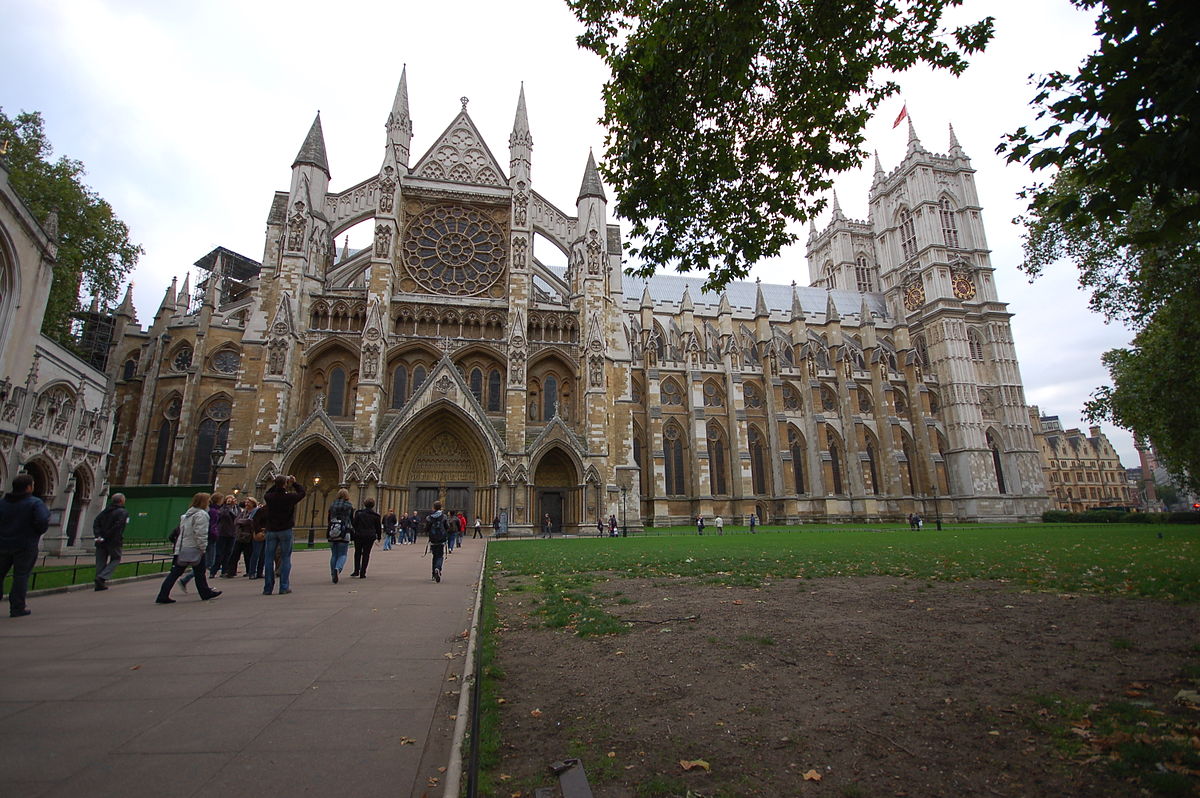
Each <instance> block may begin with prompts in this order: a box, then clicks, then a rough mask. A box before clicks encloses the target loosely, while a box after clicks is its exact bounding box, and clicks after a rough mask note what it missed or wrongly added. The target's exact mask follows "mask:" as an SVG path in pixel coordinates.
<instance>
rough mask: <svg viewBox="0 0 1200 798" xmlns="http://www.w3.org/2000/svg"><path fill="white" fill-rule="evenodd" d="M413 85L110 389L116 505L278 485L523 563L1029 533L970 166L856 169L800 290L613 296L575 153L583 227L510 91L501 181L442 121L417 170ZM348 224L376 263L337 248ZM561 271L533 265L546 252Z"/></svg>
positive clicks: (171, 304) (308, 149) (169, 317)
mask: <svg viewBox="0 0 1200 798" xmlns="http://www.w3.org/2000/svg"><path fill="white" fill-rule="evenodd" d="M411 143H412V122H411V117H410V114H409V106H408V92H407V84H406V77H405V76H401V79H400V85H399V88H398V90H397V93H396V97H395V101H394V103H393V106H392V110H391V113H390V114H389V115H388V118H387V140H386V142H385V146H384V153H383V159H382V163H381V165H380V168H379V171H378V173H377V174H374V175H371V176H369V177H367V178H366V179H365V180H362V181H361V182H359V183H357V184H355V185H352V186H349V187H348V188H345V189H343V190H341V191H333V190H331V188H330V169H329V163H328V158H327V156H326V151H325V142H324V137H323V134H322V131H321V121H320V117H319V116H318V118H317V119H316V120H315V121H314V122H313V125H312V128H311V129H310V130H309V132H308V135H307V137H306V138H305V139H304V143H303V145H302V146H301V148H300V151H299V153H298V154H297V156H296V158H295V161H294V162H293V164H292V178H291V185H290V187H289V188H288V190H287V191H279V192H277V193H276V194H275V196H274V199H273V201H272V203H271V210H270V213H269V215H268V217H267V233H266V242H265V246H264V250H263V255H262V261H261V263H260V262H258V261H255V260H253V259H251V258H248V257H245V256H242V255H239V254H237V253H234V252H231V251H229V250H227V249H224V248H221V247H218V248H217V249H216V250H214V251H213V252H211V253H209V254H208V255H206V256H205V257H204V258H202V259H201V260H200V261H199V262H198V263H197V264H196V265H197V266H198V267H199V268H200V274H201V276H202V278H201V279H200V280H199V281H198V285H197V286H196V287H195V289H194V290H193V288H192V287H191V286H190V285H189V284H188V282H187V281H186V280H185V282H184V284H183V286H182V287H177V285H176V284H175V283H174V282H172V285H171V287H170V288H168V289H167V291H166V295H165V296H164V299H163V302H162V304H161V306H160V307H159V309H158V312H157V314H156V315H155V317H154V320H153V322H152V323H151V324H150V325H149V327H148V328H147V329H143V328H142V327H141V325H140V324H139V323H138V321H137V314H136V311H135V310H134V308H133V305H132V300H131V297H130V295H129V294H128V293H127V294H126V299H125V302H124V303H123V304H122V305H121V307H120V308H119V309H118V310H117V312H116V318H115V329H114V339H113V344H112V349H111V356H110V358H109V363H110V364H111V367H110V368H111V372H112V373H111V379H112V381H113V392H114V393H115V396H116V399H115V402H116V410H115V428H116V431H115V435H114V439H113V451H112V454H113V457H112V459H111V465H110V469H111V470H110V479H111V481H112V483H113V484H114V485H122V484H126V485H131V484H178V485H188V484H197V485H204V484H211V483H213V482H214V481H215V483H216V484H217V487H218V489H221V490H224V491H227V492H228V491H232V490H233V489H235V488H237V489H239V490H240V491H241V492H243V493H250V494H253V495H261V492H262V491H263V490H264V489H265V486H266V483H267V482H268V481H269V480H270V479H271V477H272V476H273V475H275V474H277V473H290V474H294V475H295V476H296V477H297V478H298V479H300V480H303V481H304V483H305V484H306V486H308V488H309V490H310V494H311V498H310V499H308V500H306V504H305V505H302V506H301V508H300V510H299V516H298V521H297V522H298V524H299V525H301V526H305V525H307V524H308V521H309V519H310V518H311V519H313V520H312V523H313V525H314V526H318V525H320V523H321V519H322V518H323V516H324V509H323V508H324V507H325V505H326V504H327V503H328V501H329V500H330V499H331V498H332V491H335V490H337V489H338V488H339V487H347V488H349V489H350V491H351V497H352V499H354V500H355V501H356V502H357V501H360V500H361V499H362V498H365V497H367V496H372V497H375V498H376V500H377V502H379V504H380V506H381V507H382V508H383V509H395V510H396V511H398V512H406V511H409V510H419V511H421V510H428V509H429V507H430V505H432V503H433V501H434V500H437V499H440V500H442V501H443V502H445V503H446V504H448V505H449V506H450V507H451V508H453V509H457V510H462V511H463V512H464V513H465V514H467V515H468V516H469V517H474V516H475V515H478V516H480V517H482V518H483V519H484V521H485V523H489V522H490V521H491V520H492V519H493V518H494V517H501V518H503V519H504V520H505V521H506V522H507V525H508V527H509V529H510V530H511V532H512V533H513V534H522V533H525V534H528V533H530V532H531V531H533V530H534V529H537V528H538V527H539V526H540V524H541V519H544V518H545V517H546V516H549V517H550V519H551V523H552V524H553V526H554V528H555V530H556V531H567V532H574V531H588V530H594V528H595V524H596V521H597V519H599V518H605V519H607V518H609V517H610V516H615V517H616V518H617V519H619V522H620V523H622V524H624V525H627V526H628V527H629V528H630V529H640V528H642V527H643V526H648V525H655V526H662V525H669V524H679V523H687V522H689V521H690V520H691V519H694V518H695V517H696V516H697V515H704V516H706V517H709V518H711V517H712V516H713V515H716V514H721V515H723V516H724V517H725V518H726V519H728V520H729V521H730V522H740V521H742V520H743V519H745V518H747V517H749V515H750V514H752V513H753V514H756V515H757V516H758V518H759V520H760V522H762V523H799V522H803V521H806V520H867V519H881V518H897V517H901V516H903V515H905V514H907V513H910V512H920V513H924V514H925V515H927V516H930V517H932V515H933V514H934V513H938V514H940V515H941V516H943V517H946V518H953V519H958V520H982V521H986V520H996V521H999V520H1014V519H1017V520H1032V519H1035V518H1037V517H1038V516H1039V515H1040V513H1041V511H1042V510H1043V509H1044V508H1045V506H1046V495H1045V488H1044V485H1043V481H1042V474H1041V468H1040V465H1039V461H1038V454H1037V449H1036V445H1035V443H1034V438H1033V433H1032V430H1031V427H1030V420H1029V412H1028V409H1027V407H1026V402H1025V397H1024V391H1023V388H1022V385H1021V377H1020V372H1019V369H1018V366H1017V359H1016V354H1015V351H1014V348H1013V342H1012V337H1011V334H1010V329H1009V322H1008V319H1009V316H1010V314H1009V313H1007V311H1006V309H1005V305H1004V304H1003V303H1001V302H1000V301H999V300H998V299H997V297H996V291H995V286H994V283H993V280H992V267H991V264H990V261H989V257H988V250H987V246H986V242H985V239H984V232H983V223H982V220H981V218H980V213H981V209H980V207H979V204H978V198H977V196H976V192H975V187H974V178H973V170H972V169H971V166H970V161H969V160H968V159H967V157H966V155H965V154H964V153H963V151H962V149H961V148H960V147H959V146H958V144H957V142H956V141H955V140H954V138H953V131H951V146H950V150H949V153H948V154H946V155H935V154H932V153H929V152H927V151H926V150H925V149H924V148H923V147H922V146H921V143H920V141H919V140H918V139H917V137H916V135H915V134H914V133H913V132H912V131H911V128H910V142H909V149H908V153H907V155H906V157H905V159H904V160H903V162H902V163H901V164H900V166H899V167H897V168H896V169H894V170H893V171H891V172H890V173H885V172H884V171H883V170H882V169H881V168H880V167H879V164H878V159H877V160H876V174H875V181H874V184H873V185H872V188H871V194H870V217H871V218H870V220H869V221H866V222H862V221H854V220H850V219H847V218H845V216H844V215H843V214H842V212H841V210H840V208H838V207H837V205H836V201H835V207H834V214H833V219H832V221H831V222H830V224H829V225H828V227H827V228H826V229H825V230H824V231H823V232H819V233H818V232H817V231H816V230H815V229H814V230H813V231H812V232H811V234H810V236H809V240H808V258H809V268H810V274H811V281H810V282H811V285H810V286H807V287H799V286H796V285H795V284H794V283H793V284H792V285H791V286H779V285H765V284H755V283H735V284H733V285H731V286H729V288H728V290H727V291H726V292H725V293H723V294H721V295H720V296H713V295H708V294H703V293H701V291H700V284H701V280H698V279H690V278H685V277H681V276H676V275H669V274H662V275H659V276H656V277H654V278H651V279H650V280H649V281H641V280H635V279H631V278H629V277H627V276H625V275H624V274H623V273H622V266H621V255H622V242H621V232H620V229H619V227H618V226H617V225H616V224H614V223H612V222H611V221H610V220H609V216H608V204H607V198H606V196H605V192H604V188H603V185H602V183H601V180H600V176H599V173H598V171H597V169H596V164H595V162H594V160H593V159H592V157H591V156H590V155H589V156H588V159H587V164H586V166H585V168H584V171H583V180H582V184H581V186H580V190H579V195H578V197H577V198H576V202H575V207H574V209H573V212H572V213H568V212H566V211H563V210H561V209H560V208H559V207H557V206H556V205H554V204H552V203H551V201H550V200H549V199H547V198H545V197H543V196H542V195H540V194H539V193H538V192H537V191H536V190H535V187H534V184H533V181H532V179H531V163H532V150H533V139H532V136H531V135H530V130H529V125H528V120H527V116H526V110H525V96H524V91H523V90H522V92H521V94H520V96H519V98H518V100H517V110H516V117H515V121H514V124H513V129H512V133H511V135H510V136H509V164H508V169H507V170H505V169H504V168H503V167H502V166H501V164H500V163H499V162H498V161H497V160H496V158H495V157H494V156H493V154H492V152H491V150H490V149H489V148H488V146H487V144H486V143H485V142H484V141H483V139H482V137H481V136H480V134H479V131H478V129H477V128H476V126H475V124H474V122H473V121H472V119H471V117H470V115H469V114H468V113H467V104H466V101H465V100H464V101H463V107H462V110H461V112H460V113H459V114H458V115H457V116H456V117H455V118H454V119H453V121H451V123H450V125H449V126H448V127H447V128H446V129H445V131H444V132H443V133H442V134H441V135H440V136H439V137H438V138H437V140H436V141H435V142H434V143H433V145H432V146H431V147H430V148H429V149H428V151H427V152H425V154H424V155H422V156H421V157H419V158H416V159H413V158H412V157H411ZM364 222H366V223H368V224H369V225H370V228H371V230H372V231H373V236H372V240H371V243H370V245H369V246H367V247H366V248H363V249H360V250H351V249H350V248H349V247H344V248H343V249H342V250H341V251H340V252H339V251H338V250H337V248H336V245H335V241H336V239H337V237H338V236H339V235H340V234H342V233H343V232H344V231H346V230H348V229H350V228H351V227H354V226H356V225H360V224H362V223H364ZM535 237H536V238H537V239H539V244H540V245H545V246H549V247H550V248H552V249H553V250H557V251H558V252H560V253H561V255H562V258H563V260H564V261H565V263H566V267H565V268H562V267H556V266H552V265H546V264H543V263H542V262H541V261H540V260H539V259H538V258H536V257H534V240H535Z"/></svg>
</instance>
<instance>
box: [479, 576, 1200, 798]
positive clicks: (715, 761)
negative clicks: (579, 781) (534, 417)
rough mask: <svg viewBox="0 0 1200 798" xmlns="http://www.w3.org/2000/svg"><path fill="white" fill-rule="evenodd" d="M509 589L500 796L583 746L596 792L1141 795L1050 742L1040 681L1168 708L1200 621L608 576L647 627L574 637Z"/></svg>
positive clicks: (965, 589)
mask: <svg viewBox="0 0 1200 798" xmlns="http://www.w3.org/2000/svg"><path fill="white" fill-rule="evenodd" d="M498 587H499V589H500V592H499V595H498V598H497V605H498V606H497V608H498V617H499V621H500V624H501V627H502V633H501V636H500V650H499V654H498V664H499V665H500V666H501V667H502V668H503V670H504V671H505V674H506V678H505V679H504V680H503V682H502V683H501V686H500V691H501V695H502V696H503V699H504V701H503V703H502V704H501V707H500V709H501V723H502V735H503V739H504V742H505V745H504V748H503V752H502V756H503V761H502V765H501V767H500V771H501V772H502V773H503V774H504V775H505V776H506V777H507V778H506V779H505V780H504V781H503V782H502V783H503V785H504V789H503V790H502V791H500V792H498V793H497V794H499V795H504V796H513V795H522V796H529V795H532V793H533V790H534V789H535V788H536V787H538V786H552V785H554V784H556V780H555V779H554V778H553V777H551V776H550V775H549V774H548V771H547V766H548V765H549V764H550V763H552V762H555V761H558V760H562V759H564V758H566V757H570V756H579V757H581V758H582V760H583V763H584V766H585V768H586V770H587V773H588V777H589V781H590V783H591V787H592V790H593V792H594V794H595V795H596V796H597V798H617V797H618V796H636V795H660V796H668V795H680V796H683V795H687V794H691V795H696V796H715V795H763V796H778V795H822V794H824V795H830V796H835V795H836V796H880V795H887V796H891V795H895V796H943V795H945V796H963V795H969V796H974V795H997V796H1011V797H1012V798H1018V796H1020V797H1025V796H1087V797H1088V798H1093V797H1094V796H1098V795H1105V796H1110V795H1111V796H1120V795H1139V794H1142V793H1140V792H1139V789H1138V787H1137V786H1136V785H1134V784H1131V783H1126V782H1124V781H1121V780H1119V779H1117V778H1115V777H1114V776H1112V775H1110V774H1109V773H1108V771H1107V770H1106V769H1105V768H1104V767H1103V766H1102V765H1100V766H1097V765H1095V764H1094V763H1093V764H1092V765H1081V764H1079V763H1077V762H1072V761H1069V760H1067V759H1065V758H1064V757H1063V756H1062V755H1061V754H1059V753H1058V752H1056V750H1055V744H1054V740H1053V738H1052V736H1051V735H1050V733H1049V732H1048V731H1047V730H1046V729H1044V728H1039V727H1038V725H1037V723H1036V720H1037V717H1038V711H1039V703H1038V699H1039V698H1041V697H1061V698H1065V699H1070V700H1074V701H1079V702H1083V703H1086V704H1091V703H1094V702H1102V701H1114V700H1118V699H1122V700H1128V699H1127V698H1126V697H1125V696H1126V691H1127V690H1129V685H1130V684H1131V683H1134V682H1137V683H1140V684H1139V685H1138V686H1139V688H1142V689H1139V690H1138V693H1139V696H1140V697H1139V700H1144V701H1148V702H1153V703H1155V704H1157V705H1161V706H1169V705H1170V701H1171V698H1172V697H1173V696H1174V694H1175V692H1176V691H1177V690H1178V689H1179V687H1180V684H1181V682H1180V678H1181V674H1182V672H1183V669H1184V668H1185V666H1186V665H1187V664H1188V663H1189V661H1190V662H1192V663H1195V661H1196V658H1197V655H1196V653H1195V651H1193V646H1194V645H1195V644H1196V643H1197V641H1198V639H1200V638H1198V636H1197V631H1198V629H1200V623H1198V622H1200V608H1197V607H1193V606H1176V605H1170V604H1163V603H1157V602H1151V601H1146V600H1131V599H1123V598H1107V597H1097V596H1078V595H1069V596H1068V595H1055V594H1046V593H1018V592H1014V591H1012V590H1010V589H1008V588H1006V587H1005V586H1003V585H999V584H993V583H978V584H941V583H933V584H926V583H924V582H914V581H904V580H897V579H891V578H882V577H881V578H858V579H814V580H804V579H802V580H794V581H790V582H786V583H776V584H771V585H768V586H764V587H760V588H736V587H735V588H728V587H722V586H712V585H697V584H691V583H687V582H683V581H680V582H677V583H663V582H662V581H661V580H644V579H623V578H614V579H612V580H610V581H607V582H601V583H598V584H597V585H595V586H594V590H595V591H597V592H599V593H600V594H602V595H603V598H602V601H603V604H604V606H605V609H606V610H607V611H608V612H609V613H611V614H613V615H616V616H619V617H621V618H623V619H625V620H628V621H632V622H633V624H632V625H633V629H632V631H631V632H630V633H629V634H624V635H612V636H606V637H600V638H580V637H578V636H576V635H575V633H574V632H573V631H572V630H569V629H556V630H552V629H547V628H546V627H545V626H544V625H542V624H543V622H542V619H541V618H540V617H539V616H537V615H536V606H535V605H534V604H533V602H532V601H531V599H532V598H533V597H534V596H535V595H536V594H533V593H530V592H509V591H505V589H504V588H505V580H504V579H501V580H499V582H498ZM681 760H682V761H684V762H693V761H694V760H703V761H704V762H705V763H707V765H708V769H707V770H706V769H705V768H704V767H703V766H694V767H692V768H691V769H689V770H685V769H684V767H683V766H681V764H680V762H681ZM806 774H807V777H806ZM815 776H819V777H820V779H819V780H817V779H816V778H814V777H815Z"/></svg>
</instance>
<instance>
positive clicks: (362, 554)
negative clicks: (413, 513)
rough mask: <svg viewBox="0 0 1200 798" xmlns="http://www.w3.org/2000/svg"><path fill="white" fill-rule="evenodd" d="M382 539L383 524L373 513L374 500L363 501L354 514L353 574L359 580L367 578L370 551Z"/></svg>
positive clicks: (377, 515) (374, 512) (376, 514)
mask: <svg viewBox="0 0 1200 798" xmlns="http://www.w3.org/2000/svg"><path fill="white" fill-rule="evenodd" d="M382 537H383V524H382V522H381V519H380V518H379V513H377V512H376V511H375V500H374V499H365V500H363V507H362V509H361V510H359V511H358V512H357V513H355V514H354V573H352V574H350V575H351V576H357V577H358V578H359V579H366V578H367V564H368V563H370V562H371V549H372V548H374V546H375V544H376V543H378V542H379V539H380V538H382Z"/></svg>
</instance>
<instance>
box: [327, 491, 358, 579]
mask: <svg viewBox="0 0 1200 798" xmlns="http://www.w3.org/2000/svg"><path fill="white" fill-rule="evenodd" d="M353 531H354V505H353V504H351V503H350V491H348V490H346V489H345V488H342V489H341V490H339V491H338V494H337V498H336V499H334V500H333V504H331V505H329V532H328V533H327V534H326V538H327V539H328V540H329V577H330V579H332V580H333V583H334V584H335V585H336V584H337V583H338V574H340V573H341V572H342V569H343V568H345V567H346V555H347V553H348V552H349V550H350V538H351V536H352V535H353ZM350 575H351V576H358V567H357V566H355V569H354V573H352V574H350Z"/></svg>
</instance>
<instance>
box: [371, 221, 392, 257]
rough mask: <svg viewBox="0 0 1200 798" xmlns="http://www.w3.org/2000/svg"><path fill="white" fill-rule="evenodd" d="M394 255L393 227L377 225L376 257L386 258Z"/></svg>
mask: <svg viewBox="0 0 1200 798" xmlns="http://www.w3.org/2000/svg"><path fill="white" fill-rule="evenodd" d="M391 253H392V226H391V225H388V224H377V225H375V257H377V258H386V257H387V256H388V255H390V254H391Z"/></svg>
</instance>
